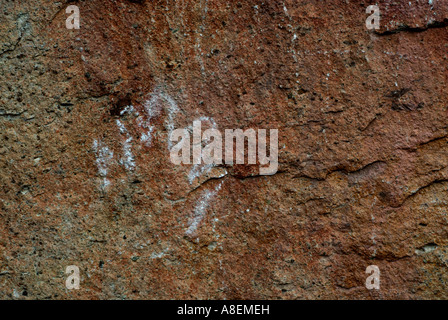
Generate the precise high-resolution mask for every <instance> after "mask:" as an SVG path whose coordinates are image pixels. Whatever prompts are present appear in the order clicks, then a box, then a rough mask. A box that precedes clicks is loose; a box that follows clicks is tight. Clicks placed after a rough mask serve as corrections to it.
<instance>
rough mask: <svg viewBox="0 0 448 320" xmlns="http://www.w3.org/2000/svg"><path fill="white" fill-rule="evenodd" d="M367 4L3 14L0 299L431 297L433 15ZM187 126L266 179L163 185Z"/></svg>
mask: <svg viewBox="0 0 448 320" xmlns="http://www.w3.org/2000/svg"><path fill="white" fill-rule="evenodd" d="M371 4H375V3H374V2H373V1H367V0H366V1H362V0H329V1H319V0H285V1H280V0H278V1H277V0H275V1H274V0H264V1H256V0H245V1H237V0H235V1H233V0H232V1H224V0H178V1H177V0H164V1H161V0H160V1H157V0H154V1H149V0H146V1H126V0H115V1H106V0H93V1H50V0H28V1H10V0H2V1H1V2H0V40H1V41H0V89H1V90H0V128H1V131H0V141H1V145H0V168H1V174H0V184H1V188H0V298H4V299H36V298H37V299H79V298H84V299H176V298H178V299H198V298H200V299H330V298H333V299H355V298H360V299H393V298H401V299H405V298H410V299H429V298H448V293H447V289H448V288H447V281H448V273H447V272H446V270H447V263H448V220H447V219H448V216H447V213H448V209H447V201H448V194H447V188H448V168H447V165H448V145H447V142H448V132H447V131H448V120H447V116H448V113H447V111H448V110H447V106H448V103H447V101H448V99H447V98H448V90H447V82H448V73H447V55H448V41H447V40H448V30H447V28H446V24H447V21H448V20H447V19H448V1H446V0H432V1H427V0H420V1H414V0H412V1H407V0H406V1H398V0H397V1H393V0H380V1H379V2H378V5H379V7H380V9H381V28H380V29H379V30H376V31H375V30H368V29H367V28H366V24H365V20H366V18H367V17H368V14H366V8H367V7H368V6H369V5H371ZM68 5H77V6H78V7H79V9H80V14H81V28H80V29H79V30H68V29H67V28H66V25H65V20H66V19H67V17H68V16H69V14H67V13H66V12H65V9H66V7H67V6H68ZM130 105H132V107H129V106H130ZM198 119H201V120H202V121H203V123H204V124H206V125H208V126H209V127H215V128H217V129H219V130H224V129H227V128H232V129H236V128H241V129H247V128H254V129H258V128H264V129H279V148H280V151H279V162H280V164H279V170H278V172H277V173H276V174H275V175H272V176H260V175H258V174H257V171H256V170H255V171H254V170H253V168H251V167H250V166H244V165H242V166H241V165H240V166H217V167H213V166H203V165H196V166H193V165H180V166H175V165H173V164H172V163H171V162H170V160H169V142H168V135H169V133H170V132H171V131H172V130H173V129H175V128H185V127H188V126H191V124H192V122H193V121H194V120H198ZM69 265H77V266H79V268H80V271H81V288H80V289H79V290H68V289H67V288H66V287H65V280H66V277H67V275H66V274H65V268H66V267H67V266H69ZM369 265H377V266H378V267H379V268H380V270H381V289H380V290H367V289H366V287H365V279H366V277H367V275H366V273H365V270H366V267H367V266H369Z"/></svg>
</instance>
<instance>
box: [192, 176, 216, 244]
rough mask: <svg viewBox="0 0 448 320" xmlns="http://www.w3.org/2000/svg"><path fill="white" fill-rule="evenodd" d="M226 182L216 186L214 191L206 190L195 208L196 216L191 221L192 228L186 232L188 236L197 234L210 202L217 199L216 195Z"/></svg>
mask: <svg viewBox="0 0 448 320" xmlns="http://www.w3.org/2000/svg"><path fill="white" fill-rule="evenodd" d="M223 182H224V181H221V183H220V184H218V185H217V186H216V188H215V189H214V190H212V191H210V190H206V191H205V192H204V194H203V195H202V196H201V198H200V199H199V200H198V202H197V203H196V206H195V208H194V214H193V218H192V219H191V222H190V226H189V227H188V229H187V231H186V232H185V234H186V235H192V234H193V233H195V232H196V230H197V229H198V227H199V224H200V223H201V222H202V220H203V219H204V217H205V214H206V212H207V208H208V207H209V205H210V201H211V200H212V199H213V198H214V197H215V195H216V194H217V193H218V191H219V190H221V186H222V184H223Z"/></svg>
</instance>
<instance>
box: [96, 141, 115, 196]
mask: <svg viewBox="0 0 448 320" xmlns="http://www.w3.org/2000/svg"><path fill="white" fill-rule="evenodd" d="M93 150H94V151H95V155H96V166H97V167H98V172H99V174H100V176H102V177H103V186H102V187H103V188H106V187H108V186H109V184H110V182H109V180H108V179H107V171H108V167H109V165H110V163H111V162H112V160H113V158H114V153H113V151H112V150H110V149H109V148H108V147H107V146H103V143H102V142H101V141H97V140H94V141H93Z"/></svg>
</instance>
